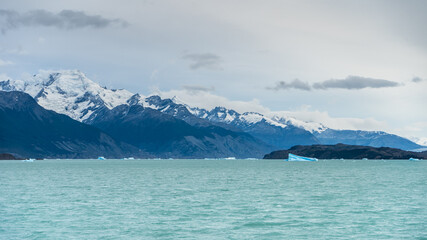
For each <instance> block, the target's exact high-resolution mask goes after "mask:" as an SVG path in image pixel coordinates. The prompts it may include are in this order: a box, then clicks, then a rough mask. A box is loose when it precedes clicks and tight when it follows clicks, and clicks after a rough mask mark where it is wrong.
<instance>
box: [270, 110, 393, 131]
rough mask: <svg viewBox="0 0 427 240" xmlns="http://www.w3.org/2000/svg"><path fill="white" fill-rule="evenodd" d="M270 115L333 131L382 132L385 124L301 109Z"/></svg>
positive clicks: (373, 120)
mask: <svg viewBox="0 0 427 240" xmlns="http://www.w3.org/2000/svg"><path fill="white" fill-rule="evenodd" d="M271 115H277V116H287V117H294V118H296V119H299V120H302V121H305V122H317V123H321V124H323V125H324V126H326V127H329V128H333V129H347V130H366V131H384V130H386V127H387V124H386V123H385V122H381V121H378V120H376V119H374V118H340V117H331V116H330V115H329V113H328V112H325V111H324V112H322V111H318V110H312V111H310V110H309V109H308V108H303V109H301V110H297V111H277V112H272V113H271Z"/></svg>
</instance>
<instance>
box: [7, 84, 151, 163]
mask: <svg viewBox="0 0 427 240" xmlns="http://www.w3.org/2000/svg"><path fill="white" fill-rule="evenodd" d="M0 123H1V124H0V152H8V153H12V154H15V155H19V156H22V157H25V158H29V157H32V158H96V157H97V156H105V157H115V158H121V157H127V156H135V157H138V156H140V157H142V156H148V154H146V153H144V152H143V151H140V150H139V149H137V148H136V147H133V146H131V145H129V144H127V143H124V142H121V141H117V140H115V139H114V138H112V137H110V136H109V135H108V134H106V133H105V132H103V131H101V130H99V129H97V128H95V127H93V126H89V125H86V124H83V123H80V122H78V121H75V120H73V119H71V118H70V117H68V116H65V115H62V114H58V113H56V112H54V111H50V110H46V109H44V108H42V107H41V106H40V105H38V104H37V102H36V101H35V100H34V99H33V98H32V97H31V96H30V95H28V94H26V93H23V92H16V91H12V92H3V91H0Z"/></svg>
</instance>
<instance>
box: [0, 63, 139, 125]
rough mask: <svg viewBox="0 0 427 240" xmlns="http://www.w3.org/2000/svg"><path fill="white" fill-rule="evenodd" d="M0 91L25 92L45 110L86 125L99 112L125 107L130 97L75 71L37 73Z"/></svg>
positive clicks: (2, 86) (6, 83)
mask: <svg viewBox="0 0 427 240" xmlns="http://www.w3.org/2000/svg"><path fill="white" fill-rule="evenodd" d="M0 90H5V91H13V90H16V91H23V92H26V93H28V94H30V95H31V96H32V97H33V98H34V99H36V100H37V102H38V103H39V104H40V105H41V106H43V107H44V108H46V109H49V110H53V111H55V112H58V113H62V114H65V115H68V116H70V117H71V118H73V119H75V120H78V121H85V120H86V119H88V118H89V117H90V116H91V115H92V114H93V113H94V112H95V111H96V110H99V109H100V108H103V107H106V108H108V109H112V108H114V107H116V106H118V105H121V104H126V101H127V100H128V99H129V98H130V97H131V96H132V95H133V94H132V93H130V92H129V91H126V90H110V89H106V88H104V87H101V86H100V85H99V84H97V83H95V82H93V81H92V80H90V79H88V78H87V77H86V76H85V74H84V73H82V72H80V71H78V70H61V71H40V72H39V73H38V74H36V75H34V76H32V77H30V78H27V79H25V80H8V81H4V82H1V83H0Z"/></svg>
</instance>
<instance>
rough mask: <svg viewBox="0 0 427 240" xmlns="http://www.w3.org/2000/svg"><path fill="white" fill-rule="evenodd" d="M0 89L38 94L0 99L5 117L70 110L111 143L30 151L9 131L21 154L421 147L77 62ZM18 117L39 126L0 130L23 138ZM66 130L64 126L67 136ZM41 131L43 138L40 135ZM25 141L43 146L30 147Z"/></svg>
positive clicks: (241, 153)
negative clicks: (186, 99) (98, 78)
mask: <svg viewBox="0 0 427 240" xmlns="http://www.w3.org/2000/svg"><path fill="white" fill-rule="evenodd" d="M0 90H1V91H6V92H12V93H11V94H12V95H13V96H11V95H7V94H5V93H2V98H3V99H4V100H3V101H2V102H1V103H2V104H4V105H5V106H6V105H7V104H6V103H7V102H8V100H7V99H9V98H10V97H12V98H14V97H15V98H16V97H18V99H21V100H22V101H26V102H31V101H30V100H29V98H28V97H24V95H19V94H18V92H21V93H26V94H28V95H29V96H31V97H32V99H34V101H33V102H31V104H30V105H31V106H32V107H33V108H31V109H25V108H22V109H21V108H19V107H18V105H19V104H21V103H20V102H13V103H14V104H17V107H15V106H10V103H9V105H7V106H9V107H5V106H0V107H2V109H3V112H4V116H3V117H4V118H5V119H6V118H7V119H8V121H11V122H13V119H14V118H23V115H22V116H21V115H14V114H17V113H15V112H13V114H12V112H10V111H12V110H13V111H15V110H16V108H17V109H19V111H21V112H22V114H23V112H25V111H28V114H30V115H31V114H33V112H34V111H38V112H42V110H41V109H42V108H44V110H45V111H47V113H49V114H50V115H49V114H47V113H44V114H47V115H49V117H47V118H42V119H40V118H36V119H35V120H37V121H39V123H37V124H42V123H43V124H46V126H49V124H52V123H53V122H55V123H56V122H57V121H59V120H58V119H60V118H61V117H58V116H62V118H64V117H65V116H63V115H66V116H67V117H68V118H67V119H68V120H62V123H61V124H71V125H73V126H74V125H75V126H77V125H76V124H79V126H81V127H83V128H84V127H87V128H88V129H91V131H92V132H91V134H92V135H91V136H92V138H90V139H91V140H90V141H91V144H92V145H91V146H94V147H95V146H96V144H100V145H102V146H104V148H97V149H102V150H105V149H110V152H108V151H105V153H104V154H102V153H103V152H102V151H88V150H87V149H86V150H84V149H83V148H81V149H80V148H77V147H74V148H68V150H69V151H68V152H67V151H65V150H64V148H58V146H57V145H55V146H56V148H55V147H52V146H50V145H49V146H48V145H46V146H45V145H43V146H38V147H37V148H34V147H33V148H32V147H28V148H25V149H27V150H26V151H21V150H19V149H17V148H12V147H11V146H16V142H15V143H14V144H15V145H13V144H9V142H10V141H11V140H10V139H8V138H2V142H3V141H4V144H3V143H2V144H1V146H0V151H3V152H13V153H17V154H20V155H21V156H30V155H31V154H41V155H43V154H44V151H46V154H45V155H44V156H52V157H53V156H59V157H93V156H95V155H110V156H111V157H120V156H130V155H134V156H141V157H142V156H153V157H162V158H165V157H166V158H170V157H173V158H208V157H215V158H216V157H262V156H263V155H264V154H266V153H268V152H271V151H274V150H279V149H288V148H290V147H292V146H294V145H313V144H337V143H344V144H353V145H366V146H372V147H393V148H400V149H404V150H414V149H420V148H422V146H420V145H418V144H416V143H414V142H412V141H410V140H408V139H406V138H403V137H400V136H397V135H393V134H388V133H385V132H380V131H360V130H356V131H355V130H341V129H331V128H327V127H325V126H323V125H322V124H320V123H315V122H304V121H301V120H298V119H295V118H292V117H289V116H278V115H272V116H265V115H262V114H260V113H256V112H245V113H238V112H237V111H234V110H232V109H227V108H224V107H221V106H218V107H216V108H214V109H210V110H208V109H202V108H196V107H191V106H190V105H191V103H190V105H188V104H186V103H183V102H181V101H179V100H178V99H177V98H172V99H162V98H161V97H159V96H157V95H152V96H147V97H146V96H142V95H140V94H133V93H131V92H129V91H127V90H123V89H119V90H114V89H107V88H105V87H102V86H100V85H99V84H97V83H95V82H93V81H91V80H90V79H88V78H87V77H86V76H85V74H84V73H82V72H80V71H77V70H61V71H40V72H39V73H38V74H36V75H33V76H32V77H31V78H28V79H25V80H12V79H9V80H6V81H2V82H0ZM28 95H26V96H28ZM21 100H20V101H21ZM21 107H22V106H21ZM4 109H7V111H6V110H4ZM11 109H12V110H11ZM35 109H37V110H35ZM48 110H51V111H48ZM32 111H33V112H32ZM2 114H3V113H2ZM52 114H57V115H55V116H53V115H52ZM51 115H52V116H51ZM47 119H50V120H49V121H50V122H49V124H47V122H46V121H48V120H47ZM64 121H65V122H66V123H64ZM70 121H73V123H71V122H70ZM2 123H3V119H2ZM21 124H23V125H25V124H26V125H29V124H30V126H31V125H33V126H35V125H34V124H36V123H35V122H31V123H30V122H19V121H17V122H16V124H14V125H10V126H7V127H5V128H7V130H8V131H7V132H3V131H6V130H5V129H2V131H1V132H0V136H11V135H13V133H14V132H16V133H17V136H18V135H19V136H21V137H23V138H25V131H23V128H22V126H21ZM37 124H36V125H37ZM2 125H4V124H2ZM59 125H60V124H58V126H59ZM12 126H13V127H12ZM64 129H68V128H65V127H63V128H62V129H58V130H57V133H58V136H60V135H61V134H62V132H61V131H63V130H64ZM43 131H47V132H48V131H49V128H42V127H41V128H40V131H39V132H37V133H34V134H36V135H37V134H42V133H43ZM76 131H77V130H76ZM95 131H97V133H96V134H100V135H102V136H104V137H106V138H108V142H109V143H110V145H108V147H106V146H107V145H105V144H106V143H105V142H96V141H95V142H96V144H95V143H94V137H93V136H94V134H95ZM89 132H90V131H89ZM5 133H7V135H5ZM18 133H19V134H18ZM69 133H70V132H68V133H66V132H64V133H63V134H64V136H66V135H67V134H69ZM42 135H43V134H42ZM42 135H40V136H42ZM78 135H79V136H75V135H73V137H71V136H69V138H68V139H69V140H70V142H72V140H71V139H73V140H75V141H77V140H78V139H85V137H86V134H85V132H84V131H83V132H81V133H80V134H78ZM43 136H44V135H43ZM67 136H68V135H67ZM38 139H39V140H38V141H42V140H40V139H41V137H39V138H38ZM49 141H50V142H52V140H49ZM88 141H89V140H88ZM8 144H9V145H8ZM28 144H30V140H29V142H28ZM46 144H47V143H46ZM94 144H95V145H94ZM7 146H9V147H7ZM28 149H38V150H37V151H33V152H31V151H29V150H28ZM113 149H114V150H113ZM64 151H65V152H64ZM89 152H91V154H89Z"/></svg>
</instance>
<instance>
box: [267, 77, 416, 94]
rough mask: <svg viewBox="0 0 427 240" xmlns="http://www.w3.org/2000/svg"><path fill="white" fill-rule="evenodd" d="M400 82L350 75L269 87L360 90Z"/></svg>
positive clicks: (270, 88) (274, 88)
mask: <svg viewBox="0 0 427 240" xmlns="http://www.w3.org/2000/svg"><path fill="white" fill-rule="evenodd" d="M412 81H414V82H419V81H421V79H419V78H414V79H413V80H412ZM397 86H399V83H397V82H393V81H389V80H384V79H375V78H367V77H360V76H348V77H347V78H345V79H330V80H326V81H323V82H316V83H313V84H312V85H310V84H309V83H307V82H303V81H301V80H299V79H295V80H293V81H292V82H289V83H288V82H285V81H280V82H277V83H276V86H274V87H268V88H267V89H269V90H276V91H277V90H281V89H299V90H305V91H310V90H312V89H322V90H326V89H330V88H340V89H349V90H359V89H363V88H385V87H397Z"/></svg>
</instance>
